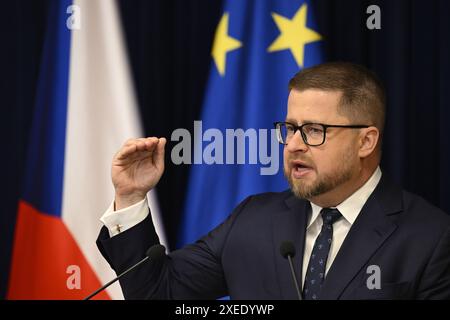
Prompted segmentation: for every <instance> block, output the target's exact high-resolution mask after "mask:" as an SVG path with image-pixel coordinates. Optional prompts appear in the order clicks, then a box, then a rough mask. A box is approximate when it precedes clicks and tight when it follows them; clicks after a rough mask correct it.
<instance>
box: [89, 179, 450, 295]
mask: <svg viewBox="0 0 450 320" xmlns="http://www.w3.org/2000/svg"><path fill="white" fill-rule="evenodd" d="M309 211H310V204H309V202H308V201H306V200H302V199H298V198H296V197H295V196H294V195H293V194H292V193H291V192H290V191H285V192H282V193H265V194H260V195H255V196H251V197H249V198H247V199H246V200H244V201H243V202H242V203H241V204H240V205H239V206H238V207H237V208H236V209H235V210H234V211H233V213H232V214H231V215H230V216H229V217H228V218H227V219H226V221H224V222H223V223H222V224H221V225H219V226H218V227H217V228H215V229H214V230H212V231H211V232H210V233H209V234H207V235H206V236H204V237H203V238H201V239H200V240H198V241H197V242H196V243H195V244H192V245H188V246H186V247H184V248H182V249H180V250H175V251H173V252H171V253H170V254H168V255H167V256H165V257H164V258H163V259H161V260H160V261H158V262H156V263H155V262H153V263H145V264H144V265H141V266H140V267H139V268H138V269H136V270H133V271H132V272H131V273H129V274H128V275H127V276H125V277H124V278H123V279H122V280H121V286H122V289H123V292H124V296H125V298H127V299H214V298H218V297H221V296H225V295H229V296H230V297H231V298H232V299H296V291H295V287H294V284H293V281H292V278H291V273H290V269H289V265H288V262H287V260H286V259H284V258H283V257H282V256H281V255H280V251H279V248H280V244H281V243H282V242H283V241H285V240H289V241H292V242H293V243H294V244H295V247H296V248H297V254H296V256H295V257H294V259H293V261H294V265H295V269H296V274H297V277H298V278H299V279H300V275H301V274H302V259H303V247H304V241H305V230H306V223H307V216H308V214H309ZM158 241H159V240H158V236H157V235H156V233H155V230H154V227H153V224H152V221H151V218H150V215H149V217H147V219H145V220H144V221H143V222H141V223H140V224H138V225H136V226H134V227H133V228H131V229H129V230H127V231H125V232H123V233H121V234H119V235H117V236H115V237H112V238H110V237H109V234H108V230H107V229H106V228H105V227H103V229H102V230H101V232H100V235H99V238H98V241H97V245H98V247H99V249H100V251H101V252H102V254H103V256H104V257H105V259H106V260H107V261H108V262H109V264H110V265H111V267H112V268H113V269H114V270H115V271H116V273H121V272H122V271H124V270H125V269H127V268H128V267H129V266H131V265H132V264H134V263H136V262H137V261H138V260H140V259H141V258H143V257H144V256H145V251H146V250H147V249H148V248H149V247H150V246H151V245H152V244H156V243H158ZM371 265H375V266H378V267H379V270H380V276H381V278H380V282H381V288H380V289H369V288H368V286H367V281H368V279H369V277H370V276H371V275H372V271H371V270H370V268H369V270H368V267H369V266H371ZM369 282H370V279H369ZM321 299H450V216H448V215H447V214H446V213H444V212H442V211H441V210H439V209H437V208H436V207H434V206H432V205H430V204H429V203H427V202H426V201H425V200H423V199H422V198H420V197H418V196H416V195H413V194H411V193H408V192H406V191H403V190H401V189H400V188H398V187H396V186H394V185H393V184H391V183H390V182H388V180H387V179H386V178H384V177H383V178H382V179H381V181H380V183H379V184H378V186H377V188H376V189H375V190H374V192H373V193H372V195H371V196H370V197H369V199H368V200H367V202H366V204H365V205H364V207H363V209H362V210H361V212H360V214H359V216H358V218H357V219H356V221H355V222H354V224H353V226H352V228H351V229H350V231H349V233H348V235H347V237H346V238H345V241H344V243H343V244H342V246H341V248H340V250H339V252H338V254H337V256H336V258H335V260H334V262H333V264H332V266H331V268H330V269H329V272H328V274H327V277H326V279H325V282H324V286H323V290H322V294H321Z"/></svg>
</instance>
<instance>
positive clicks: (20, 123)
mask: <svg viewBox="0 0 450 320" xmlns="http://www.w3.org/2000/svg"><path fill="white" fill-rule="evenodd" d="M49 1H51V0H39V1H37V0H31V1H25V0H15V1H9V2H2V11H1V13H0V32H1V34H0V36H1V38H0V43H1V44H2V47H1V50H0V71H1V75H0V81H1V82H0V84H1V86H0V93H1V96H0V105H1V109H0V112H1V117H0V119H1V120H0V121H1V125H0V137H1V141H2V144H1V150H2V152H1V156H0V174H1V180H0V199H1V211H0V212H1V213H0V219H1V220H0V224H1V229H0V247H1V256H0V295H1V296H2V297H3V296H4V295H5V291H6V287H7V278H8V272H9V260H10V255H11V245H12V238H13V231H14V224H15V217H16V210H17V200H18V198H19V195H20V190H21V181H22V174H23V167H24V163H25V160H26V159H25V154H26V149H27V140H28V134H29V129H30V121H31V117H30V116H31V114H32V109H33V106H34V97H35V91H36V80H37V75H38V72H39V62H40V57H41V50H42V44H43V38H44V35H45V21H46V9H47V7H48V4H49ZM242 1H250V0H242ZM253 1H262V0H253ZM313 2H314V10H315V13H316V19H317V22H318V26H319V32H320V33H321V34H322V35H323V36H324V38H325V42H324V48H325V53H326V57H327V60H345V61H353V62H357V63H361V64H364V65H366V66H367V67H369V68H371V69H372V70H374V71H375V72H376V73H377V74H378V75H379V76H380V78H381V79H382V81H383V82H384V84H385V86H386V89H387V94H388V111H387V127H386V133H385V140H384V154H383V160H382V168H383V172H385V173H386V174H388V175H390V176H391V177H392V178H393V179H394V180H395V181H397V182H398V183H400V184H402V185H403V186H404V187H405V189H407V190H410V191H412V192H415V193H418V194H420V195H422V196H423V197H424V198H426V199H427V200H429V201H430V202H432V203H434V204H435V205H437V206H439V207H441V208H443V209H444V210H446V211H447V212H450V204H449V203H448V202H446V201H445V200H446V197H448V196H449V195H450V182H449V181H450V172H449V169H448V166H449V165H450V134H449V132H448V130H447V128H448V127H449V124H448V123H449V122H450V93H449V92H450V85H449V84H450V61H449V60H450V59H449V57H450V48H449V42H450V19H449V18H448V17H449V16H450V1H446V0H441V1H438V0H433V1H431V0H430V1H426V2H424V1H419V0H417V1H416V0H414V1H413V0H395V1H392V0H391V1H389V0H386V1H361V0H351V1H350V0H339V1H338V0H316V1H313ZM370 4H378V5H379V6H380V8H381V21H382V29H381V30H374V31H370V30H368V29H367V28H366V26H365V23H366V18H367V14H366V8H367V6H368V5H370ZM119 7H120V11H121V16H122V20H123V24H124V30H125V36H126V41H127V47H128V51H129V57H130V61H131V66H132V72H133V77H134V81H135V85H136V89H137V94H138V101H139V107H140V110H141V117H142V120H143V124H144V127H145V131H146V135H157V136H166V137H168V138H169V139H170V134H171V132H172V131H173V130H174V129H175V128H181V127H184V128H188V129H190V128H191V127H192V124H193V121H194V120H196V119H199V115H200V110H201V105H202V100H203V92H204V88H205V85H206V81H207V77H208V71H209V66H210V50H211V45H212V40H213V36H214V31H215V27H216V24H217V23H218V20H219V18H220V15H221V1H219V0H216V1H207V0H177V1H175V0H172V1H168V0H120V1H119ZM171 147H172V145H171V144H169V145H168V149H167V150H170V149H171ZM166 163H167V169H166V172H165V174H164V177H163V179H162V180H161V182H160V183H159V185H158V195H159V201H160V206H161V209H162V212H163V218H164V223H165V226H166V228H167V233H168V239H169V242H170V244H171V246H172V249H173V248H174V245H175V243H176V237H177V231H178V222H179V221H180V214H181V208H182V204H183V200H184V190H185V187H186V182H187V177H188V167H187V166H174V165H173V164H171V163H170V162H169V161H167V162H166Z"/></svg>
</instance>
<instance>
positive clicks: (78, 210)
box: [62, 0, 166, 299]
mask: <svg viewBox="0 0 450 320" xmlns="http://www.w3.org/2000/svg"><path fill="white" fill-rule="evenodd" d="M74 4H75V5H77V6H78V7H79V8H80V13H81V15H80V17H81V29H79V30H73V31H72V40H71V55H70V57H71V61H70V78H69V98H68V112H67V130H66V150H65V166H64V168H65V169H64V190H63V209H62V218H63V221H64V222H65V224H66V226H67V227H68V229H69V230H70V231H71V233H72V235H73V236H74V238H75V240H76V242H77V243H78V245H79V247H80V248H81V251H82V252H83V253H84V255H85V257H86V259H87V261H88V262H89V263H90V265H91V267H92V268H93V270H94V271H95V272H96V274H97V276H98V277H99V279H100V281H101V282H102V283H106V282H108V281H109V280H111V279H112V278H113V277H114V276H115V274H114V272H113V271H112V270H111V268H110V266H109V265H108V263H107V262H106V261H105V260H104V259H103V257H101V255H100V252H99V251H98V249H97V247H96V245H95V240H96V237H97V235H98V232H99V230H100V227H101V223H100V221H99V218H100V216H101V215H102V214H103V213H104V211H105V210H106V208H107V207H108V205H109V203H110V202H111V199H112V198H113V196H114V190H113V187H112V184H111V177H110V170H111V160H112V157H113V155H114V154H115V152H117V150H118V149H119V148H120V146H121V145H122V144H123V143H124V141H125V140H126V139H129V138H132V137H141V136H142V135H143V131H142V128H141V125H140V121H139V117H138V110H137V103H136V99H135V96H134V88H133V86H132V80H131V75H130V71H129V67H128V62H127V57H126V52H125V47H124V41H123V36H122V31H121V27H120V17H119V16H118V12H117V9H116V3H115V1H104V0H76V1H74ZM149 201H150V202H151V208H152V216H153V220H154V222H155V226H156V229H157V232H158V234H159V236H160V239H161V241H162V243H163V244H166V243H165V239H164V233H163V230H162V225H161V220H160V219H159V212H158V211H157V210H158V206H157V204H156V196H154V194H153V193H150V195H149ZM81 272H82V271H81ZM108 293H109V294H110V295H111V297H112V298H113V299H120V298H123V295H122V293H121V290H120V286H119V285H118V284H117V283H116V284H115V285H114V286H112V287H111V289H109V290H108Z"/></svg>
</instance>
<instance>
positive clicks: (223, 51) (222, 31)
mask: <svg viewBox="0 0 450 320" xmlns="http://www.w3.org/2000/svg"><path fill="white" fill-rule="evenodd" d="M241 46H242V43H241V42H240V41H238V40H237V39H235V38H232V37H230V36H229V35H228V13H227V12H226V13H224V14H223V16H222V18H221V19H220V22H219V25H218V26H217V30H216V35H215V36H214V44H213V49H212V56H213V59H214V62H215V64H216V67H217V70H219V73H220V75H221V76H224V75H225V65H226V55H227V53H228V52H230V51H232V50H236V49H238V48H240V47H241Z"/></svg>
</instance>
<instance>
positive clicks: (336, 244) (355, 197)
mask: <svg viewBox="0 0 450 320" xmlns="http://www.w3.org/2000/svg"><path fill="white" fill-rule="evenodd" d="M380 179H381V169H380V167H378V168H377V169H376V170H375V172H374V173H373V174H372V176H371V177H370V179H369V180H367V182H366V183H365V184H364V185H363V186H362V187H361V188H359V189H358V190H357V191H356V192H354V193H353V194H352V195H351V196H350V197H348V198H347V199H345V200H344V201H342V202H341V203H340V204H339V205H338V206H337V207H336V208H337V209H338V210H339V212H340V213H341V214H342V218H341V219H339V220H338V221H336V222H335V223H334V224H333V240H332V242H331V247H330V252H329V254H328V259H327V264H326V266H325V275H326V274H327V273H328V270H329V269H330V267H331V264H332V263H333V261H334V258H336V255H337V253H338V251H339V249H340V248H341V245H342V243H343V242H344V240H345V237H346V236H347V234H348V232H349V231H350V228H351V227H352V225H353V223H354V222H355V220H356V218H357V217H358V215H359V213H360V211H361V209H362V207H363V206H364V204H365V203H366V201H367V199H368V198H369V197H370V195H371V194H372V192H373V190H375V188H376V186H377V185H378V183H379V182H380ZM311 209H312V212H311V213H310V215H309V219H308V224H307V227H306V238H305V251H304V253H303V268H302V270H303V272H302V284H304V283H305V277H306V270H307V269H308V263H309V258H310V256H311V252H312V250H313V247H314V242H315V241H316V238H317V236H318V235H319V233H320V230H321V229H322V224H323V221H322V216H321V215H320V211H321V210H322V208H321V207H319V206H318V205H315V204H314V203H312V202H311Z"/></svg>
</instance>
